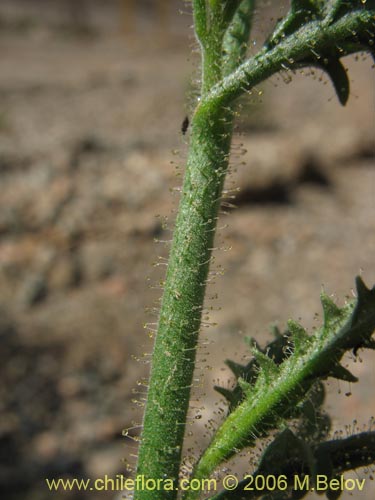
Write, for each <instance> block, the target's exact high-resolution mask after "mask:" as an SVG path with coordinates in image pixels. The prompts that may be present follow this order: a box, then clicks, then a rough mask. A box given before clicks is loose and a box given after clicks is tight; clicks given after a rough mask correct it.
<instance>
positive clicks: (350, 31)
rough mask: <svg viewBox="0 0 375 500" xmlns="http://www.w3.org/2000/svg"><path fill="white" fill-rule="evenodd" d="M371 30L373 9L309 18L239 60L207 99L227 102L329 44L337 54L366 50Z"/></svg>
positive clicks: (373, 27) (318, 53) (374, 26)
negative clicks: (325, 18)
mask: <svg viewBox="0 0 375 500" xmlns="http://www.w3.org/2000/svg"><path fill="white" fill-rule="evenodd" d="M374 31H375V11H369V10H359V11H354V12H351V13H348V14H346V15H345V16H343V17H341V18H340V19H339V20H338V21H336V22H335V23H334V24H331V25H329V26H327V24H326V23H324V22H323V21H321V20H319V21H311V22H310V23H308V24H307V25H305V26H303V27H302V28H300V29H299V30H298V31H296V32H295V33H293V34H292V35H289V36H288V37H286V38H285V39H284V40H283V41H281V42H280V43H278V44H277V45H276V46H275V47H274V48H272V49H271V50H267V48H264V49H262V50H261V51H260V52H259V53H258V54H257V55H256V56H254V57H252V58H250V59H248V60H247V61H245V62H244V63H243V64H241V65H240V66H239V68H238V69H237V70H236V71H234V72H233V73H231V74H230V75H228V76H227V77H226V78H223V79H222V80H221V81H220V82H218V83H217V84H216V85H215V86H214V87H213V88H212V89H211V91H210V92H209V94H208V95H207V96H206V101H213V102H218V103H220V104H221V105H225V106H227V105H228V104H230V103H231V102H232V101H233V100H234V99H236V98H237V97H239V96H240V95H241V94H243V93H245V92H247V91H249V90H250V89H251V88H253V87H254V86H255V85H257V84H259V83H261V82H262V81H264V80H266V79H267V78H269V77H270V76H272V75H274V74H275V73H277V72H279V71H280V70H283V69H291V70H293V69H294V68H295V67H296V66H299V67H300V66H301V65H303V64H304V61H306V63H305V64H304V65H306V66H309V65H311V57H312V55H315V56H316V57H317V58H321V57H322V56H323V57H324V53H325V52H326V51H332V47H334V48H335V49H336V50H337V51H338V52H339V54H340V57H342V56H345V55H348V54H351V53H354V52H359V51H364V50H369V49H368V47H367V46H366V41H363V39H365V40H368V39H369V38H371V37H373V36H374ZM353 39H354V40H355V43H353ZM356 40H358V41H356ZM367 43H368V42H367Z"/></svg>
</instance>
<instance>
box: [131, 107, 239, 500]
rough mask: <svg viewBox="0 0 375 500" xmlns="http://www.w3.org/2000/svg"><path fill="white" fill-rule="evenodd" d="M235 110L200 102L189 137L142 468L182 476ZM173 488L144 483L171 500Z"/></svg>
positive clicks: (143, 494)
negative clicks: (182, 450)
mask: <svg viewBox="0 0 375 500" xmlns="http://www.w3.org/2000/svg"><path fill="white" fill-rule="evenodd" d="M231 129H232V115H231V113H230V112H229V111H228V110H226V111H223V110H215V109H211V108H210V107H205V106H204V105H201V106H200V107H199V109H198V110H197V112H196V113H195V116H194V118H193V121H192V128H191V143H190V152H189V158H188V162H187V167H186V174H185V180H184V184H183V189H182V196H181V201H180V208H179V213H178V216H177V220H176V227H175V233H174V239H173V244H172V249H171V254H170V260H169V266H168V271H167V277H166V282H165V289H164V295H163V301H162V306H161V311H160V318H159V328H158V333H157V341H156V343H155V347H154V353H153V365H152V370H151V376H150V386H149V391H148V401H147V405H146V412H145V417H144V430H143V435H142V443H141V446H140V450H139V458H138V471H137V473H138V474H141V475H144V477H146V478H154V479H160V478H165V477H166V474H167V477H168V478H171V479H172V480H174V481H175V480H176V479H177V478H178V473H179V466H180V460H181V445H182V441H183V436H184V430H185V421H186V414H187V410H188V404H189V396H190V388H191V385H192V378H193V371H194V365H195V351H196V347H197V341H198V333H199V330H200V321H201V313H202V306H203V300H204V295H205V288H206V282H207V277H208V269H209V263H210V258H211V251H212V247H213V240H214V235H215V228H216V221H217V215H218V210H219V206H220V199H221V194H222V187H223V182H224V178H225V173H226V170H227V165H228V156H229V150H230V142H231ZM174 498H176V491H170V492H167V491H139V492H137V493H136V494H135V499H137V500H151V499H152V500H158V499H160V500H161V499H163V500H166V499H168V500H172V499H174Z"/></svg>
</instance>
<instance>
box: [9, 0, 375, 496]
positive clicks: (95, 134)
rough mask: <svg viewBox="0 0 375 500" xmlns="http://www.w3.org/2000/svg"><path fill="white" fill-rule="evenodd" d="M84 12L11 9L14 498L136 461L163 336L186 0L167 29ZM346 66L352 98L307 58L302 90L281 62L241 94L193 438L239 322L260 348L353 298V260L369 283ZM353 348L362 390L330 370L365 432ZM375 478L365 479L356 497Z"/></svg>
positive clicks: (369, 217)
mask: <svg viewBox="0 0 375 500" xmlns="http://www.w3.org/2000/svg"><path fill="white" fill-rule="evenodd" d="M87 7H88V11H87V12H88V13H89V17H88V18H85V17H83V18H82V17H81V18H80V23H79V24H78V25H75V24H74V23H73V24H72V18H71V17H69V16H70V15H71V13H69V11H66V10H64V9H65V7H64V5H63V2H60V3H59V2H58V1H57V0H55V1H53V2H43V1H42V0H39V1H33V2H22V1H20V0H19V1H17V2H11V1H10V0H9V1H6V0H5V1H2V2H1V5H0V60H1V66H0V67H1V71H0V338H1V351H0V377H1V386H0V408H1V413H2V417H1V421H0V443H1V448H0V482H1V483H2V489H3V491H4V492H5V493H6V498H7V499H8V500H13V499H19V498H23V499H24V500H34V499H38V500H44V499H50V498H53V499H57V500H59V499H65V498H82V499H86V498H90V499H93V500H96V499H102V498H114V497H115V494H114V493H111V492H107V493H96V494H94V493H93V492H90V493H89V494H88V493H84V492H80V493H78V492H77V491H76V492H74V493H70V494H69V493H68V492H59V493H51V492H49V491H48V490H47V489H46V486H45V484H44V478H45V477H70V476H71V477H92V478H95V477H99V476H103V475H104V474H108V475H109V476H114V475H115V474H116V473H124V471H125V465H124V463H123V462H122V459H126V460H127V461H130V462H132V458H131V454H132V453H134V452H135V443H133V441H132V440H131V439H130V438H129V437H128V438H125V437H123V436H122V435H121V433H122V430H123V429H125V428H132V427H135V428H134V429H132V430H131V431H129V435H132V436H137V434H138V428H137V425H138V424H139V421H140V419H141V411H142V410H141V408H140V407H139V404H137V403H136V402H134V399H135V400H137V401H138V402H139V401H140V400H141V399H142V397H143V396H142V394H138V395H137V394H133V391H134V389H140V392H141V393H142V381H144V378H145V377H146V376H147V370H148V359H149V357H148V356H144V354H145V353H149V352H150V351H151V346H152V344H151V340H150V339H149V338H148V336H147V335H146V331H145V330H144V328H143V325H144V323H145V322H146V321H151V322H153V321H156V319H155V315H152V314H151V316H150V313H149V312H145V308H146V309H148V310H152V308H153V307H155V306H156V305H157V301H158V298H159V296H160V290H158V286H157V283H158V281H160V280H161V279H162V276H163V274H162V272H163V270H164V269H165V267H164V266H163V264H164V263H165V260H164V259H165V257H166V255H167V250H168V249H167V245H163V244H155V243H154V240H155V239H156V240H169V239H170V228H171V227H172V223H173V217H174V211H175V209H176V206H177V201H178V193H176V191H175V190H174V188H176V187H178V186H179V185H180V182H181V174H182V172H183V164H184V160H185V157H186V143H187V141H188V134H187V135H186V136H184V137H183V136H182V135H181V132H180V128H181V123H182V121H183V119H184V117H185V115H186V114H187V113H189V111H190V110H191V107H192V103H193V99H194V92H193V90H192V89H193V88H194V85H195V84H196V82H194V78H193V79H192V78H191V77H190V75H191V73H192V71H193V72H194V71H195V72H196V68H197V64H198V63H197V57H196V54H195V53H194V49H195V48H196V47H195V44H194V42H193V39H192V36H191V33H190V31H189V25H190V24H191V18H190V17H189V14H188V13H184V14H182V15H179V14H178V10H179V8H181V10H184V11H186V7H184V5H180V4H179V2H176V4H175V5H172V7H173V8H171V9H170V13H169V15H170V18H169V20H168V25H167V26H168V29H167V30H166V29H165V26H164V24H163V23H162V20H159V21H158V19H157V17H156V15H155V11H153V10H152V9H151V7H152V6H151V4H150V5H147V2H146V3H145V5H144V6H143V7H142V5H140V4H139V6H138V8H139V10H138V12H137V14H136V24H134V29H133V30H130V31H129V26H128V27H127V33H123V32H121V29H120V25H121V23H120V21H119V17H118V16H119V13H118V9H117V7H116V5H115V4H114V3H112V2H108V3H106V4H105V3H103V2H102V3H100V2H94V1H93V2H88V3H87ZM271 7H272V6H271ZM271 10H272V9H271ZM271 10H270V11H269V12H271ZM273 10H274V11H275V10H276V11H277V10H278V3H277V2H276V8H275V6H273ZM269 12H268V11H267V14H266V18H265V19H266V20H268V21H269V22H272V19H270V16H271V14H270V13H269ZM82 19H83V20H84V21H85V22H83V23H82ZM265 22H266V21H265ZM73 28H74V29H73ZM264 31H265V30H264ZM262 34H263V35H264V33H262V28H261V29H260V30H259V33H256V37H257V39H258V38H260V37H261V35H262ZM255 42H256V40H255ZM255 48H256V47H255ZM345 63H346V65H347V67H348V68H349V69H350V73H349V74H350V79H351V82H352V89H351V96H350V101H349V104H348V105H347V107H345V108H342V107H340V105H339V104H338V101H337V99H336V97H335V94H334V91H333V88H332V86H331V83H330V82H329V81H327V78H326V76H325V75H322V74H320V73H319V72H316V73H315V74H311V72H309V71H305V74H304V75H293V77H292V84H291V85H288V82H289V79H290V75H288V74H284V75H281V76H279V77H274V78H272V79H271V81H268V82H267V83H266V84H264V85H262V87H261V88H259V89H256V90H255V91H254V92H253V95H252V96H250V98H249V99H248V101H246V102H245V101H244V102H243V110H242V113H241V115H242V116H241V118H240V120H239V122H238V125H237V133H236V138H235V141H234V142H235V143H234V147H233V159H232V167H231V174H230V175H229V178H228V185H227V188H228V190H229V193H228V194H229V195H230V194H231V193H232V191H231V190H233V189H234V190H235V192H236V199H235V200H233V199H232V198H228V200H227V202H226V203H224V204H223V211H227V212H230V213H228V214H227V215H226V214H223V215H222V217H221V219H220V221H219V226H220V227H223V226H225V225H227V227H226V228H223V229H221V230H220V231H219V234H218V238H217V247H218V248H220V249H219V250H218V251H217V252H215V261H214V264H213V267H212V270H213V271H214V273H216V274H218V276H217V277H215V276H213V279H214V280H215V281H216V284H212V285H211V286H210V288H209V292H208V297H209V298H208V300H207V306H208V307H211V306H213V308H214V310H213V311H211V312H210V313H209V321H212V322H215V323H217V326H215V327H210V328H208V329H206V328H203V331H204V333H203V335H202V339H203V340H202V344H204V347H203V348H202V350H203V351H207V352H206V353H203V354H200V358H199V359H200V363H199V369H198V370H197V376H198V377H202V378H204V380H203V382H202V383H201V384H197V385H201V387H203V389H202V388H201V389H197V391H196V396H195V398H196V402H195V404H194V403H193V406H195V408H197V409H193V410H192V417H202V418H192V421H193V422H194V423H193V424H192V425H193V426H192V431H193V435H194V440H196V441H198V442H199V443H200V445H201V442H202V441H204V439H205V438H204V436H203V435H204V434H205V432H206V431H205V424H207V421H208V419H209V418H211V417H212V412H213V411H215V409H216V408H217V401H218V399H219V398H218V397H217V395H216V394H215V393H214V391H213V390H212V386H213V382H214V381H215V382H216V383H217V381H219V382H220V383H221V384H224V385H228V384H230V374H229V373H228V371H227V370H226V369H224V363H223V362H224V360H225V359H226V358H227V357H231V358H232V359H235V360H237V361H240V360H241V359H242V358H243V357H244V355H245V356H246V355H247V356H248V354H246V348H245V347H244V345H245V344H244V343H243V336H244V335H252V336H254V337H256V338H257V339H258V340H259V341H260V342H261V343H262V342H264V341H265V340H266V339H268V338H269V334H268V331H269V326H270V325H271V324H273V323H274V322H275V321H277V323H278V324H279V325H280V327H281V328H282V327H283V325H284V324H285V321H286V320H287V319H288V318H289V317H293V318H301V320H302V322H303V323H304V324H305V325H307V326H309V327H312V326H313V325H314V324H316V319H314V318H315V317H314V314H315V313H319V314H320V305H319V293H320V290H321V287H322V285H323V286H324V288H325V290H326V291H327V292H329V293H335V294H337V297H338V301H339V303H342V301H343V298H344V297H345V296H346V295H350V294H351V288H352V287H353V283H354V277H355V275H356V274H358V273H363V277H364V279H365V281H366V282H367V283H368V285H371V284H372V283H374V281H375V264H374V255H375V201H374V200H375V164H374V125H375V123H374V118H375V111H374V85H373V83H374V76H373V68H372V63H371V60H370V58H369V57H362V56H361V55H360V56H359V57H358V58H357V59H356V60H355V59H354V58H350V59H347V60H345ZM260 94H262V95H260ZM186 95H188V96H190V97H188V98H186ZM228 203H230V204H232V203H234V204H235V205H236V206H237V208H235V209H232V208H231V207H228V206H227V204H228ZM229 248H231V249H230V250H228V249H229ZM153 263H154V264H160V266H158V265H156V266H154V267H153V265H152V264H153ZM223 270H224V272H223V273H222V271H223ZM221 274H223V276H221ZM219 275H220V276H219ZM148 276H149V277H150V278H149V280H147V277H148ZM150 283H151V284H152V285H155V284H156V286H150ZM216 294H217V295H218V299H214V300H211V299H210V297H214V296H216ZM244 353H245V354H244ZM136 358H141V362H139V361H137V359H136ZM361 358H363V362H358V361H357V362H356V363H355V360H350V359H348V364H350V365H354V366H353V372H354V373H355V374H356V375H358V376H359V378H360V382H359V383H358V384H356V386H354V385H353V386H349V384H347V383H341V384H338V383H337V382H334V383H332V382H331V383H330V385H329V390H330V392H331V393H332V395H331V396H330V398H329V401H328V408H329V410H330V411H331V413H332V415H333V417H334V418H333V421H334V425H335V428H336V429H339V430H340V429H341V431H342V432H343V433H344V435H345V434H347V433H350V432H352V430H351V429H350V428H349V429H347V428H346V427H345V424H351V425H352V423H353V420H354V419H356V420H357V422H358V423H357V427H358V428H359V429H362V428H365V429H367V428H368V425H369V424H368V422H369V419H370V416H371V415H374V414H375V403H374V392H373V385H374V380H375V367H374V357H373V356H371V355H369V354H367V353H365V354H363V356H362V354H361ZM139 384H141V385H139ZM143 392H144V390H143ZM203 392H204V393H205V394H206V396H205V400H204V402H203V396H202V394H201V393H203ZM349 393H352V394H351V395H350V396H349V397H348V396H347V395H348V394H349ZM197 412H198V414H196V413H197ZM367 477H368V476H367ZM374 492H375V489H374V486H373V485H371V484H370V480H368V484H367V488H366V491H365V492H363V493H358V492H356V493H355V495H354V498H363V499H367V498H368V499H369V498H373V494H374ZM343 498H349V495H348V494H345V495H344V496H343Z"/></svg>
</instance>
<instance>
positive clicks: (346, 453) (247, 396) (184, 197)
mask: <svg viewBox="0 0 375 500" xmlns="http://www.w3.org/2000/svg"><path fill="white" fill-rule="evenodd" d="M192 6H193V14H194V27H195V34H196V37H197V39H198V42H199V45H200V49H201V55H202V84H201V93H200V98H199V100H198V102H197V106H196V108H195V110H194V113H193V116H192V120H191V127H190V143H189V153H188V160H187V165H186V173H185V178H184V182H183V187H182V193H181V199H180V206H179V212H178V215H177V219H176V224H175V230H174V238H173V243H172V247H171V252H170V257H169V264H168V270H167V275H166V280H165V286H164V294H163V299H162V305H161V308H160V316H159V324H158V331H157V335H156V339H155V346H154V352H153V361H152V369H151V375H150V382H149V389H148V398H147V403H146V409H145V416H144V422H143V432H142V437H141V443H140V447H139V456H138V466H137V475H138V476H143V477H145V478H149V479H155V480H166V479H169V480H170V482H171V483H172V484H173V488H172V487H170V488H164V489H163V488H159V489H158V490H152V491H151V490H150V489H147V488H144V489H138V490H137V491H135V493H134V499H135V500H150V499H152V500H158V499H167V500H174V499H176V498H177V496H178V491H177V487H176V486H177V484H178V483H177V481H178V477H179V473H180V467H181V455H182V445H183V438H184V431H185V423H186V415H187V410H188V405H189V397H190V389H191V385H192V378H193V370H194V366H195V353H196V348H197V342H198V334H199V330H200V323H201V315H202V307H203V300H204V295H205V286H206V281H207V276H208V271H209V264H210V259H211V251H212V247H213V240H214V234H215V230H216V221H217V217H218V210H219V207H220V200H221V196H222V189H223V183H224V179H225V175H226V172H227V167H228V162H229V154H230V146H231V139H232V130H233V121H234V117H235V114H236V99H237V98H238V97H239V96H241V95H242V94H244V93H246V92H247V91H250V90H251V89H252V88H253V87H254V86H255V85H257V84H259V83H260V82H262V81H264V80H265V79H267V78H268V77H270V76H271V75H273V74H275V73H277V72H278V71H280V70H283V69H285V68H288V69H289V70H290V71H294V70H296V69H298V68H301V67H305V66H318V67H320V68H322V69H323V70H324V71H325V72H326V73H327V74H328V75H329V77H330V78H331V80H332V83H333V85H334V87H335V90H336V93H337V96H338V98H339V101H340V102H341V104H345V103H346V101H347V99H348V96H349V81H348V77H347V74H346V71H345V69H344V67H343V65H342V63H341V62H340V58H341V57H343V56H344V55H348V54H352V53H355V52H360V51H368V52H372V50H373V43H374V33H375V21H374V19H375V2H374V1H373V0H367V1H362V0H330V1H324V0H292V1H291V6H290V10H289V13H288V14H287V15H286V16H285V17H284V18H283V19H282V20H280V21H279V22H278V23H277V25H276V27H275V28H274V30H273V32H272V33H271V34H270V35H269V37H268V38H267V40H266V41H265V43H264V46H263V47H262V48H261V49H260V51H259V52H258V53H257V54H256V55H255V56H253V57H250V58H248V57H247V49H248V40H249V34H250V30H251V24H252V19H253V13H254V8H255V0H192ZM357 291H358V298H357V300H356V301H354V302H350V303H348V304H347V305H346V306H345V307H343V308H342V309H340V308H338V307H337V306H336V305H335V304H334V303H333V302H332V301H331V300H330V299H329V298H328V297H327V296H326V295H323V296H322V299H321V300H322V305H323V310H324V322H323V326H322V327H321V329H320V330H317V331H316V332H314V333H313V334H312V335H308V334H307V333H306V331H305V330H304V328H303V327H302V326H300V325H299V324H298V323H295V322H289V324H288V330H287V332H285V334H284V335H280V334H279V335H278V337H277V339H276V340H275V341H274V342H273V343H271V344H269V345H268V346H267V347H266V348H265V349H263V350H262V349H260V348H259V347H257V346H256V345H255V344H254V343H253V342H251V343H250V344H251V349H252V352H253V355H254V360H253V361H251V362H250V363H249V364H248V365H247V366H242V365H239V364H237V363H235V362H228V364H229V366H230V368H231V369H232V371H233V372H234V374H235V375H236V376H237V378H238V384H237V386H236V387H235V389H234V390H233V391H228V390H224V389H220V388H218V390H219V392H221V394H223V395H224V396H225V397H226V398H227V399H228V401H229V404H230V411H229V413H228V416H227V418H226V419H225V420H224V421H223V423H222V424H221V426H220V427H219V428H218V429H217V431H216V432H215V434H214V436H213V439H212V442H211V444H210V445H209V446H208V448H207V449H206V451H205V452H204V453H203V454H202V456H201V458H200V459H199V460H198V461H197V463H196V464H195V467H194V470H193V472H192V476H191V477H192V478H195V479H197V480H199V479H204V478H208V477H210V475H211V474H212V473H213V472H214V471H215V469H216V468H217V467H218V466H219V465H220V464H222V463H223V462H224V461H225V460H227V459H228V458H230V457H231V456H233V455H234V454H235V453H237V452H238V451H239V450H241V449H243V448H244V447H248V446H253V445H254V442H255V441H256V439H257V438H259V437H262V436H265V435H268V434H269V433H270V432H271V431H277V430H280V429H282V428H285V426H286V423H287V422H288V421H289V420H290V419H294V420H296V419H297V420H298V422H299V432H298V433H297V434H294V433H293V434H292V431H291V430H288V431H285V430H284V432H283V433H282V434H281V435H278V436H277V437H276V438H275V440H274V441H273V443H272V444H271V445H270V446H269V447H268V448H267V450H266V452H265V454H264V457H263V460H262V461H261V463H260V465H259V471H260V472H262V471H265V472H266V473H267V474H276V473H278V474H285V475H286V477H287V478H288V479H289V478H290V477H292V476H293V473H294V472H298V471H299V472H301V473H309V474H311V476H312V477H313V478H316V477H317V474H319V470H322V468H323V470H324V471H325V473H326V475H327V477H333V478H334V477H335V475H336V474H338V473H339V471H342V470H346V469H347V468H354V467H357V466H359V465H365V464H367V463H370V462H372V461H373V460H374V456H375V445H374V436H373V434H371V433H369V434H368V435H366V436H361V435H359V436H358V441H355V446H353V443H352V442H351V441H350V440H349V441H348V440H342V441H340V442H330V441H325V437H326V434H327V428H328V423H327V419H326V418H325V417H324V414H323V413H322V412H319V410H317V409H319V408H320V406H321V404H322V402H323V399H324V391H323V389H322V384H321V380H323V379H325V378H327V377H329V376H332V377H336V378H340V379H344V380H349V381H355V377H354V376H353V375H352V374H351V373H350V372H349V371H348V370H346V369H345V368H344V367H343V366H342V365H341V364H340V360H341V358H342V356H343V354H344V353H345V352H346V351H348V350H353V352H354V353H356V352H357V350H358V349H359V348H374V341H373V340H372V339H371V335H372V333H373V331H374V328H375V288H374V289H372V290H368V289H367V288H366V287H365V285H364V284H363V282H362V281H361V279H359V278H358V279H357ZM312 407H313V408H314V415H315V416H314V418H313V417H312V410H311V408H312ZM316 415H319V418H316ZM285 433H287V434H285ZM348 439H349V438H348ZM364 441H367V442H368V447H367V449H366V450H365V451H363V450H364V448H363V446H362V445H363V442H364ZM286 442H287V443H291V444H292V446H291V450H289V451H288V452H287V451H286V449H287V447H286V445H285V443H286ZM359 449H360V450H361V453H360V452H359V451H358V450H359ZM267 454H268V455H267ZM280 454H281V456H284V463H283V467H282V468H281V469H280V467H279V464H278V463H277V462H278V461H277V460H276V459H275V456H280ZM322 456H324V457H325V458H324V460H322ZM361 457H362V458H361ZM273 462H274V463H273ZM272 463H273V465H272ZM300 463H302V465H298V466H297V464H300ZM270 464H271V465H270ZM348 464H349V465H348ZM283 471H284V472H283ZM260 472H258V474H259V473H260ZM313 480H314V479H313ZM291 490H292V486H291V485H289V484H288V487H287V488H286V489H285V491H281V492H279V493H277V494H276V493H273V494H271V493H270V495H271V496H268V497H267V498H271V497H272V498H292V497H293V498H301V497H302V496H304V494H306V491H303V492H301V491H297V492H296V491H294V492H293V491H291ZM201 493H202V492H199V491H192V490H190V491H188V492H186V493H185V496H184V498H186V500H194V499H196V498H198V497H199V496H200V494H201ZM302 493H303V494H302ZM335 493H336V492H334V491H331V490H329V491H328V492H327V496H329V495H330V496H329V498H336V497H335ZM298 494H299V496H298ZM262 495H264V496H265V497H266V496H267V494H266V492H263V493H262ZM277 495H279V496H277ZM288 495H289V496H288ZM291 495H292V496H291ZM213 498H216V499H219V498H220V499H224V498H251V495H249V494H248V493H247V492H245V491H243V485H242V484H240V485H239V486H238V488H236V490H235V491H234V492H232V493H229V492H222V493H219V494H217V495H216V496H215V497H213Z"/></svg>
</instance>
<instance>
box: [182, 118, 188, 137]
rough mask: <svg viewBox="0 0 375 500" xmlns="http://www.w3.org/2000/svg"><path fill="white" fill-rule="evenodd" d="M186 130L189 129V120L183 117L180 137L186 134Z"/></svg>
mask: <svg viewBox="0 0 375 500" xmlns="http://www.w3.org/2000/svg"><path fill="white" fill-rule="evenodd" d="M188 128H189V118H188V117H187V116H185V118H184V121H183V122H182V124H181V132H182V135H185V134H186V132H187V129H188Z"/></svg>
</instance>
